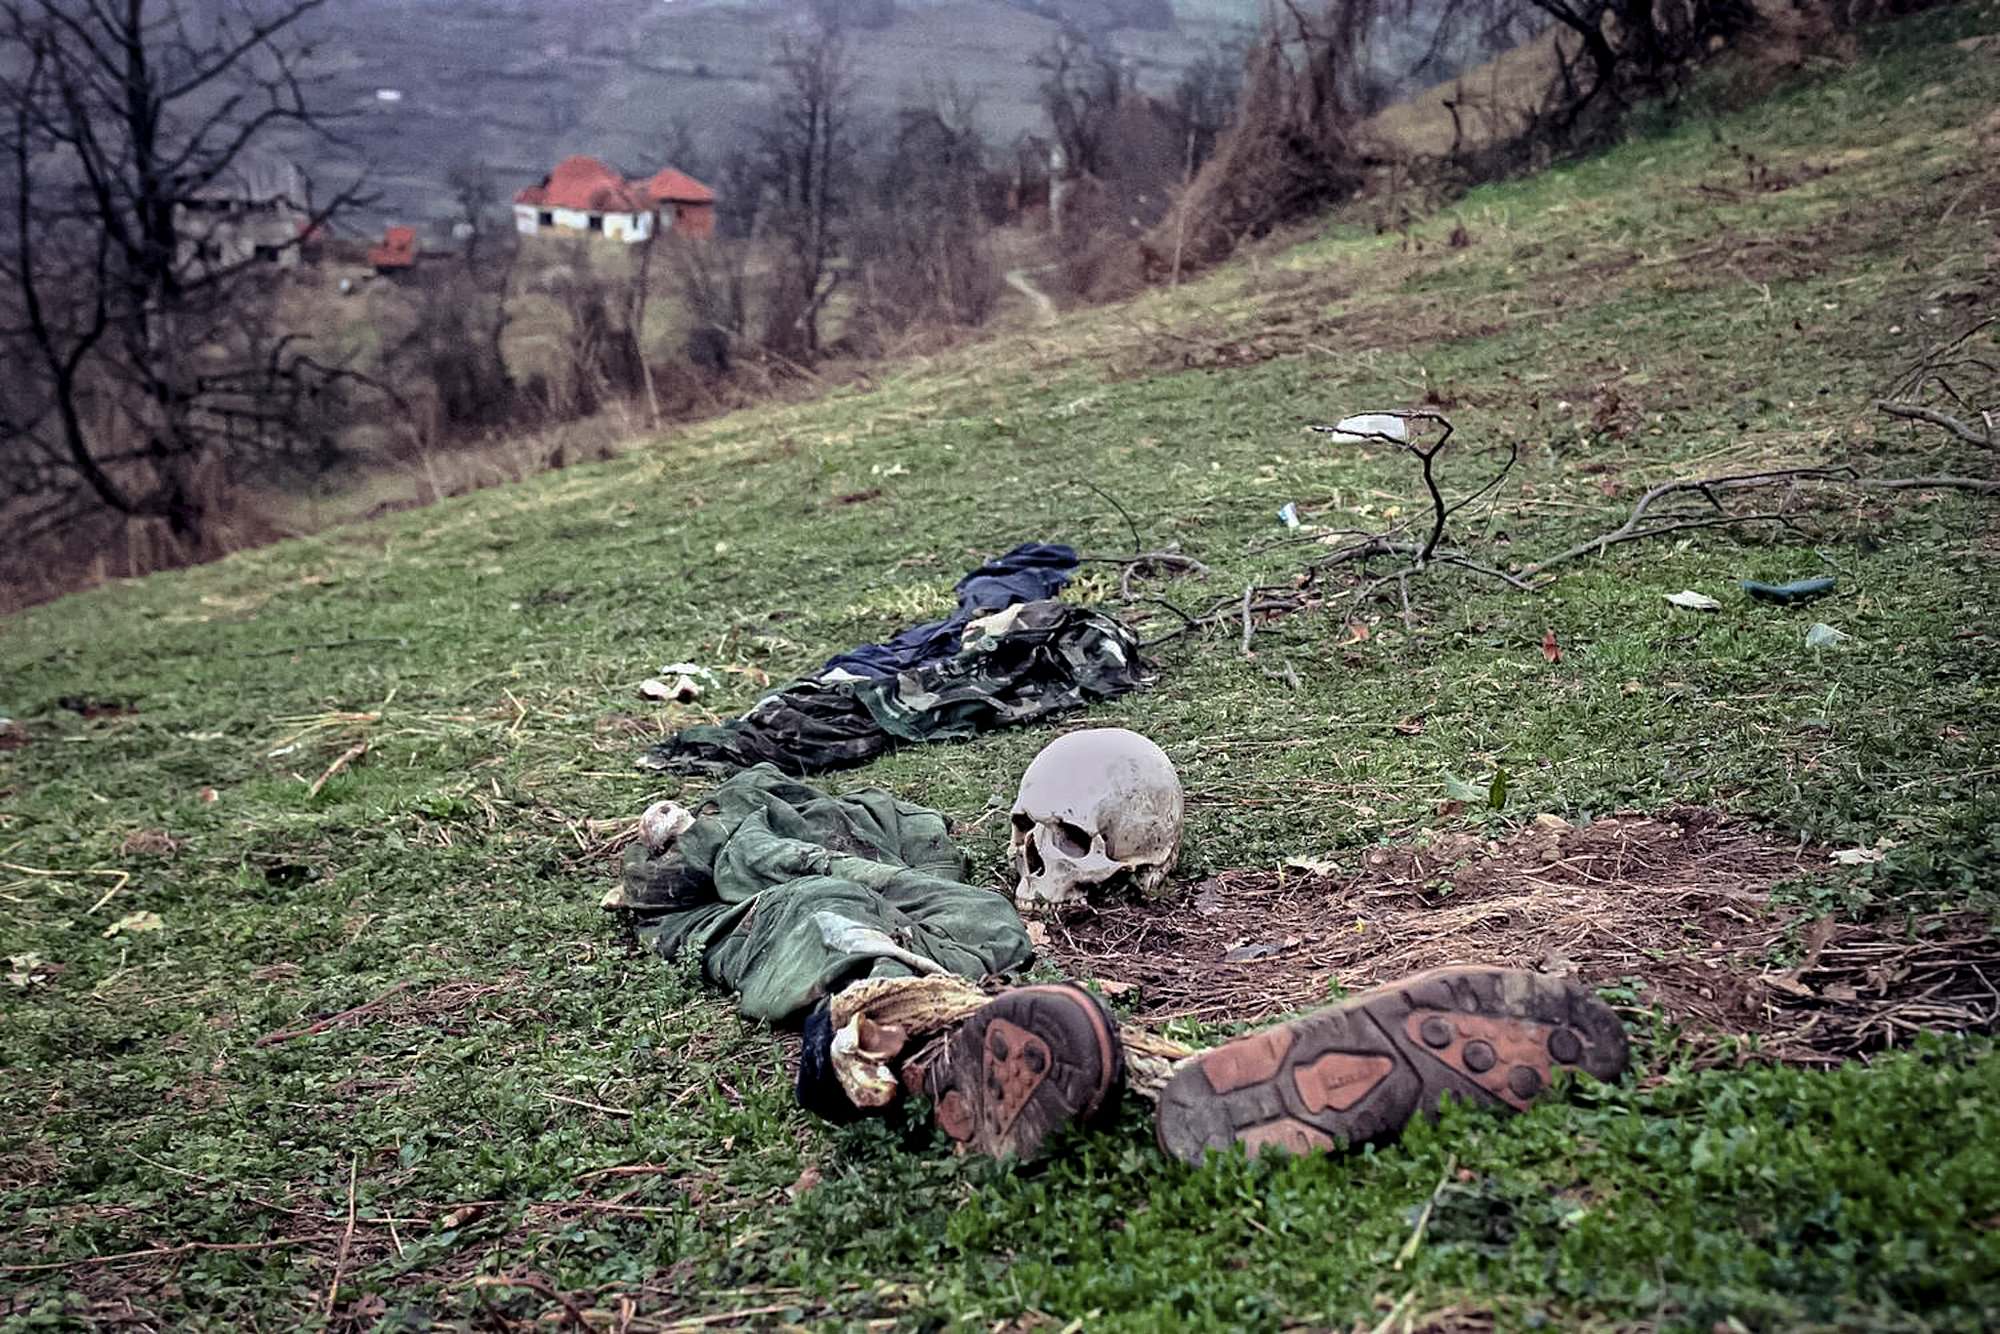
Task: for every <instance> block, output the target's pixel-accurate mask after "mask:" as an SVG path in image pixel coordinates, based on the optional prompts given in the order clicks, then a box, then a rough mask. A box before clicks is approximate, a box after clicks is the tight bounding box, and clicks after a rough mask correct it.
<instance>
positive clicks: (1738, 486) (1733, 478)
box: [1521, 467, 1860, 579]
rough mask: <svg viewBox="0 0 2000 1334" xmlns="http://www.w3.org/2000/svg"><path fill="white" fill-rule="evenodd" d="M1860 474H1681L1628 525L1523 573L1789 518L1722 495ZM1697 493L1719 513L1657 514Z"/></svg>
mask: <svg viewBox="0 0 2000 1334" xmlns="http://www.w3.org/2000/svg"><path fill="white" fill-rule="evenodd" d="M1859 475H1860V474H1858V473H1856V472H1855V471H1854V469H1852V468H1848V467H1834V468H1825V467H1821V468H1779V469H1775V470H1773V471H1770V472H1755V473H1737V474H1732V475H1730V476H1727V477H1697V478H1679V479H1676V480H1674V481H1671V482H1663V483H1661V484H1660V485H1659V486H1656V487H1654V488H1653V489H1652V490H1650V491H1648V492H1646V494H1644V495H1642V496H1640V497H1639V499H1638V500H1637V501H1636V502H1635V503H1634V504H1633V506H1632V513H1631V514H1630V515H1628V516H1627V517H1626V519H1625V522H1624V523H1623V524H1620V525H1619V526H1618V527H1617V528H1614V529H1612V530H1611V531H1610V532H1608V533H1601V534H1599V535H1598V536H1596V537H1593V538H1591V539H1589V540H1588V541H1585V542H1579V543H1577V544H1576V545H1575V546H1573V547H1571V548H1570V549H1569V550H1567V551H1563V552H1559V553H1557V554H1556V555H1553V556H1550V557H1548V558H1547V559H1546V560H1540V561H1536V562H1535V563H1534V564H1533V565H1529V566H1527V567H1526V568H1524V569H1523V570H1522V571H1521V577H1522V578H1523V579H1533V578H1534V577H1535V576H1536V575H1538V574H1540V573H1542V572H1543V571H1544V570H1548V569H1551V568H1553V567H1554V566H1557V565H1561V564H1563V563H1564V562H1566V561H1571V560H1575V559H1576V558H1577V557H1579V556H1588V555H1591V554H1593V553H1595V552H1600V551H1603V550H1604V549H1606V548H1607V547H1613V546H1616V545H1618V544H1619V543H1621V542H1636V541H1638V540H1640V539H1641V538H1647V537H1658V536H1659V535H1661V534H1662V533H1672V532H1680V531H1683V530H1685V529H1688V528H1714V527H1718V526H1721V525H1726V524H1735V523H1754V522H1769V521H1773V520H1777V519H1780V518H1783V517H1784V516H1782V515H1779V514H1770V513H1765V514H1754V515H1747V514H1746V515H1731V514H1729V513H1728V512H1727V511H1724V510H1723V508H1722V502H1721V500H1720V499H1719V498H1718V496H1719V494H1720V493H1721V492H1724V491H1735V490H1743V489H1748V488H1754V487H1765V486H1777V485H1783V484H1789V483H1792V482H1797V481H1851V480H1853V479H1854V478H1856V477H1858V476H1859ZM1687 493H1693V494H1696V495H1699V496H1701V497H1702V498H1703V499H1705V500H1707V501H1708V503H1709V504H1710V505H1711V506H1713V507H1714V508H1715V510H1716V511H1718V513H1717V514H1715V515H1713V516H1709V517H1702V518H1696V517H1693V516H1688V515H1659V516H1654V515H1653V513H1652V510H1653V506H1654V505H1655V504H1657V503H1658V502H1659V501H1660V500H1662V499H1663V498H1665V497H1667V496H1673V495H1682V494H1687Z"/></svg>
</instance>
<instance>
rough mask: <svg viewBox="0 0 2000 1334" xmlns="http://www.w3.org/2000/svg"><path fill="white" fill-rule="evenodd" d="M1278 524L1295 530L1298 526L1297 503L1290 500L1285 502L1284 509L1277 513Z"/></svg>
mask: <svg viewBox="0 0 2000 1334" xmlns="http://www.w3.org/2000/svg"><path fill="white" fill-rule="evenodd" d="M1278 522H1279V523H1282V524H1283V525H1285V527H1287V528H1296V527H1298V526H1299V507H1298V504H1297V502H1295V501H1290V500H1288V501H1286V502H1285V505H1284V508H1283V509H1280V510H1279V511H1278Z"/></svg>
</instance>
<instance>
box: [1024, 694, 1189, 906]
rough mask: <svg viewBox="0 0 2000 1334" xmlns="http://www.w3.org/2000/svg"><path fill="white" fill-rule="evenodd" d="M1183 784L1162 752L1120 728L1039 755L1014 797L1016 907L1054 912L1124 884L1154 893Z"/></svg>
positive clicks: (1173, 837) (1068, 740)
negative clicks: (1094, 891)
mask: <svg viewBox="0 0 2000 1334" xmlns="http://www.w3.org/2000/svg"><path fill="white" fill-rule="evenodd" d="M1181 812H1182V803H1181V780H1180V779H1179V777H1178V776H1176V775H1175V773H1174V766H1173V763H1172V762H1171V761H1170V760H1168V759H1167V756H1166V752H1165V751H1162V750H1161V749H1160V748H1159V747H1158V746H1156V745H1154V744H1153V743H1152V742H1150V741H1148V740H1147V739H1146V738H1145V737H1142V736H1140V735H1139V734H1138V733H1137V732H1128V731H1126V730H1125V729H1124V728H1122V727H1103V728H1093V729H1091V730H1089V731H1084V732H1071V733H1070V734H1069V735H1068V736H1064V737H1059V738H1057V739H1056V740H1054V741H1051V742H1050V743H1049V744H1048V745H1046V746H1044V747H1043V748H1042V753H1041V754H1039V755H1037V756H1035V758H1034V762H1033V763H1031V764H1030V765H1029V766H1028V771H1027V772H1026V773H1025V774H1022V775H1021V792H1020V795H1019V796H1018V797H1016V798H1015V799H1014V838H1013V852H1014V869H1015V871H1016V872H1017V873H1018V874H1019V877H1020V878H1019V880H1018V881H1017V882H1016V884H1015V887H1014V902H1015V904H1016V905H1017V906H1018V907H1020V908H1023V909H1061V908H1064V907H1071V906H1074V905H1076V904H1079V903H1082V902H1084V900H1085V898H1086V896H1087V895H1088V894H1089V892H1090V891H1091V890H1092V889H1094V888H1097V887H1099V886H1101V885H1106V884H1109V883H1110V882H1112V881H1114V880H1120V879H1122V880H1124V881H1125V882H1126V883H1129V884H1131V885H1132V886H1133V887H1135V888H1136V889H1138V890H1139V891H1140V892H1141V893H1150V892H1152V891H1153V890H1155V889H1157V888H1159V886H1160V883H1161V882H1162V881H1164V880H1165V879H1166V878H1167V872H1168V871H1169V870H1171V869H1172V868H1173V864H1174V856H1175V854H1176V853H1178V852H1179V851H1180V846H1181Z"/></svg>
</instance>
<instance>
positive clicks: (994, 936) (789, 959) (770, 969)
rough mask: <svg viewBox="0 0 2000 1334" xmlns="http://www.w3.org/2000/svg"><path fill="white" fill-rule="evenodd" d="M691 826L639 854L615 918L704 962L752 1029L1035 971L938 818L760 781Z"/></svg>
mask: <svg viewBox="0 0 2000 1334" xmlns="http://www.w3.org/2000/svg"><path fill="white" fill-rule="evenodd" d="M694 814H695V820H694V823H693V824H692V826H690V827H689V828H688V829H687V830H686V831H685V832H683V833H681V834H680V836H679V837H678V838H677V839H675V840H674V841H673V843H672V844H671V845H669V846H668V847H666V848H664V849H662V850H660V851H658V852H654V851H652V850H650V849H648V848H647V847H646V846H644V845H643V844H635V845H634V846H633V848H632V849H631V850H630V852H629V853H628V854H627V858H626V864H625V873H624V877H623V881H622V885H621V893H620V895H619V896H618V900H617V901H616V902H615V903H613V904H612V906H613V907H614V908H615V909H617V910H618V911H620V912H623V913H625V914H628V916H629V920H630V921H631V923H632V925H633V927H634V929H635V930H636V932H637V934H638V935H639V937H640V938H641V939H642V940H644V941H645V942H646V943H647V944H648V945H650V946H651V947H652V948H653V949H654V950H656V951H657V952H658V953H660V954H661V955H663V956H665V957H667V958H674V957H676V956H678V955H681V954H683V953H688V954H690V955H692V956H694V957H697V958H699V959H700V961H701V972H702V977H703V979H704V980H705V981H707V982H708V983H709V984H710V985H712V986H716V987H719V988H721V989H723V990H726V991H729V992H731V993H733V994H735V996H736V997H737V1004H738V1007H739V1008H740V1009H741V1010H742V1012H743V1013H744V1014H745V1015H747V1016H749V1017H751V1018H755V1019H764V1020H768V1021H770V1022H773V1023H777V1022H783V1021H786V1020H790V1019H794V1018H797V1017H799V1016H801V1015H803V1014H804V1013H805V1011H807V1010H808V1009H810V1008H811V1007H812V1006H813V1005H814V1004H815V1003H816V1002H818V1001H819V1000H821V999H824V998H825V997H828V996H831V995H834V994H835V993H837V992H839V991H840V990H841V988H843V987H845V986H846V985H848V984H849V983H851V982H854V981H858V980H860V979H863V978H899V977H900V978H908V977H924V976H944V975H955V976H958V977H962V978H967V979H971V980H975V981H976V980H978V979H980V978H983V977H987V976H989V975H992V974H996V973H1004V972H1008V971H1011V970H1014V969H1018V968H1021V967H1024V966H1025V965H1026V964H1027V962H1028V961H1029V959H1030V958H1031V957H1032V956H1033V952H1034V951H1033V946H1032V945H1031V944H1030V943H1029V941H1028V933H1027V930H1026V929H1025V928H1024V927H1023V926H1022V924H1021V918H1020V914H1018V913H1016V912H1015V911H1014V905H1013V904H1012V903H1011V902H1009V901H1008V900H1007V898H1006V897H1005V896H1003V895H1001V894H999V893H996V892H994V891H992V890H988V889H980V888H977V887H975V886H972V885H968V884H966V883H965V879H964V877H965V873H966V869H967V866H966V861H965V857H964V854H963V853H961V852H960V851H959V849H958V847H957V845H956V844H954V843H953V842H952V841H951V837H950V835H949V833H948V832H947V830H946V827H945V820H944V817H943V816H941V815H939V814H938V813H937V812H936V811H932V810H928V809H926V808H924V807H922V806H917V805H913V804H911V803H908V802H903V801H898V800H897V799H896V798H895V797H894V796H892V795H891V794H889V793H887V792H884V791H882V790H880V789H878V788H870V789H866V790H863V791H860V792H853V793H849V794H847V795H845V796H840V797H829V796H827V795H826V794H825V793H823V792H821V791H819V789H817V788H814V787H810V786H808V785H806V784H804V783H799V782H795V781H792V780H790V779H788V778H786V777H785V776H784V775H783V774H781V773H779V772H778V771H777V770H776V769H773V768H771V767H770V766H768V765H760V766H758V767H756V768H753V769H749V770H746V771H745V772H743V773H740V774H738V775H736V776H735V777H734V778H732V779H730V780H729V781H728V782H726V783H723V784H722V785H721V786H720V787H718V788H717V789H716V790H715V792H714V793H713V794H711V795H710V797H709V798H708V800H707V801H706V802H704V803H703V804H702V806H701V808H700V809H699V810H698V811H696V812H695V813H694Z"/></svg>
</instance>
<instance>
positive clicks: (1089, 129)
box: [1033, 28, 1132, 176]
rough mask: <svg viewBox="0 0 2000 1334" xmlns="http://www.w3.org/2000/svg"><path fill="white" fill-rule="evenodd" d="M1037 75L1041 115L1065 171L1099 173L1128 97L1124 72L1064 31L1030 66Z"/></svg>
mask: <svg viewBox="0 0 2000 1334" xmlns="http://www.w3.org/2000/svg"><path fill="white" fill-rule="evenodd" d="M1033 63H1034V66H1035V68H1036V69H1038V70H1040V71H1042V86H1041V99H1042V111H1043V112H1044V114H1046V115H1047V116H1048V118H1049V129H1050V131H1051V132H1052V133H1053V134H1054V136H1055V141H1056V147H1057V148H1059V149H1061V150H1062V155H1063V166H1064V168H1065V169H1066V170H1068V171H1070V172H1074V173H1078V174H1081V175H1085V176H1097V175H1101V174H1102V173H1103V172H1104V169H1105V166H1106V161H1105V156H1106V149H1107V147H1108V145H1107V142H1106V141H1107V138H1108V134H1109V129H1110V124H1111V118H1112V116H1113V114H1114V113H1116V112H1117V110H1118V106H1119V104H1120V103H1121V102H1122V101H1124V99H1125V98H1126V97H1127V96H1128V95H1129V94H1130V93H1131V91H1132V87H1131V84H1130V82H1129V81H1128V80H1127V79H1126V77H1125V71H1124V70H1123V69H1121V68H1120V67H1119V65H1118V62H1117V61H1116V60H1115V59H1113V58H1112V57H1110V56H1108V55H1105V54H1104V53H1103V52H1100V51H1098V50H1097V49H1096V48H1094V47H1093V46H1092V45H1091V44H1090V41H1089V39H1088V38H1086V37H1084V36H1083V35H1082V34H1081V33H1079V32H1077V31H1076V30H1075V29H1071V28H1065V29H1064V30H1063V31H1062V32H1060V33H1058V34H1057V35H1056V38H1055V40H1054V41H1052V42H1050V43H1049V45H1048V46H1047V47H1045V48H1044V49H1043V50H1041V51H1039V52H1037V53H1036V54H1035V56H1034V60H1033Z"/></svg>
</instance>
